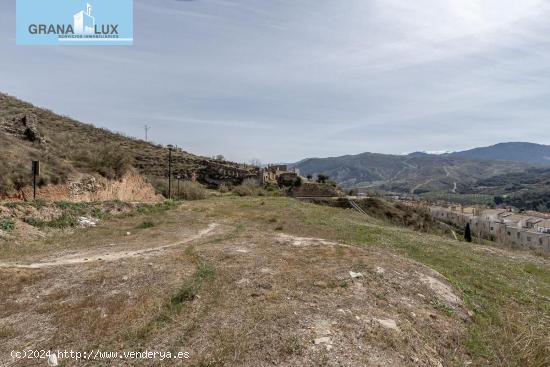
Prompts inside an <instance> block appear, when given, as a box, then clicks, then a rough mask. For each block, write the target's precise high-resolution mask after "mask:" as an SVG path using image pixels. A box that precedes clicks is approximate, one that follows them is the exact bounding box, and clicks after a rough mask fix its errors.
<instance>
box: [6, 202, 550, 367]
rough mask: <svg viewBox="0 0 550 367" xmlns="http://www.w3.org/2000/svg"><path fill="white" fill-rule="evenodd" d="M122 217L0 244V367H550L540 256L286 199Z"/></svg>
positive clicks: (21, 208)
mask: <svg viewBox="0 0 550 367" xmlns="http://www.w3.org/2000/svg"><path fill="white" fill-rule="evenodd" d="M35 204H36V203H18V204H17V205H16V206H11V207H9V208H6V212H7V213H14V212H26V211H28V208H27V207H28V206H32V205H35ZM115 205H117V206H119V205H121V204H116V203H115ZM0 208H2V207H1V206H0ZM62 208H65V209H63V210H73V211H74V210H76V211H78V213H80V211H82V210H83V211H85V213H88V214H87V215H90V214H91V213H93V208H88V207H86V206H84V207H80V206H79V207H74V208H72V209H71V208H70V207H69V208H67V205H66V203H65V204H63V205H58V208H57V210H62ZM136 209H137V208H135V209H132V208H127V210H134V211H133V212H129V213H128V214H127V215H115V216H112V218H109V217H105V218H103V219H102V220H101V221H100V222H99V224H98V225H97V226H95V227H88V228H81V229H78V230H72V231H63V230H61V229H57V228H51V231H54V232H49V231H46V237H45V238H41V237H39V238H38V239H37V240H34V241H28V240H27V241H23V242H22V243H14V241H2V240H1V239H0V320H1V321H0V354H1V355H5V356H6V357H5V359H4V360H5V361H7V362H8V363H9V365H10V366H14V367H15V366H28V365H29V363H28V360H25V359H21V360H12V359H10V357H9V356H10V351H12V350H19V349H21V348H22V347H21V346H25V348H28V349H37V350H40V349H51V350H59V349H61V350H74V351H89V350H102V351H118V352H120V351H143V350H154V351H160V352H166V351H170V352H171V353H178V352H181V353H185V352H187V353H188V355H187V358H185V357H184V358H185V360H183V361H176V360H171V359H170V360H169V362H167V361H166V360H164V361H160V360H159V359H158V358H157V359H152V358H149V359H140V360H131V359H124V358H122V357H121V358H114V359H111V360H107V359H101V358H100V357H97V360H94V361H93V362H92V361H76V360H69V359H64V360H61V361H60V365H62V366H75V365H81V364H82V363H84V364H86V363H91V365H109V366H128V365H140V366H141V365H143V366H164V365H179V364H183V365H188V366H193V367H200V366H250V367H252V366H280V367H286V366H327V367H338V366H349V367H363V366H403V367H405V366H423V367H438V366H522V367H531V366H532V367H535V366H547V365H549V363H550V346H549V345H548V337H549V331H550V319H549V318H548V315H549V312H550V309H549V307H550V303H549V302H548V299H549V297H550V288H549V285H550V283H549V280H550V278H549V274H550V265H549V263H548V260H547V259H545V258H544V257H542V256H537V255H535V254H530V253H518V252H511V251H507V250H503V249H498V248H496V247H489V246H485V245H479V244H469V243H465V242H459V241H455V240H451V239H449V238H444V237H440V236H436V235H430V234H427V233H418V232H416V231H412V230H409V229H406V228H403V227H396V226H393V225H391V224H389V223H388V222H386V221H382V220H377V219H373V218H372V217H369V216H365V215H361V214H359V213H357V212H355V211H352V210H346V209H338V208H330V207H326V206H320V205H313V204H305V203H301V202H299V201H296V200H293V199H289V198H275V197H243V198H240V197H235V196H224V197H215V198H210V199H208V200H203V201H194V202H183V203H180V204H177V203H170V205H162V204H158V205H156V206H154V207H146V208H142V209H146V210H136ZM40 210H42V211H44V213H43V214H47V211H45V208H41V209H36V208H33V210H32V211H31V212H32V213H34V214H33V215H35V216H36V215H38V214H39V213H38V212H39V211H40ZM33 224H34V222H33ZM56 224H57V225H59V221H57V222H56ZM16 225H17V224H16ZM14 231H16V229H15V230H14ZM82 325H86V327H82ZM35 362H37V363H35V364H37V365H38V364H40V365H42V364H43V365H46V361H36V360H35ZM38 362H40V363H38Z"/></svg>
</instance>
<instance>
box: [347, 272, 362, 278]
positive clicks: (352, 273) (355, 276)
mask: <svg viewBox="0 0 550 367" xmlns="http://www.w3.org/2000/svg"><path fill="white" fill-rule="evenodd" d="M349 276H350V277H351V279H357V278H363V274H361V273H355V272H353V271H350V272H349Z"/></svg>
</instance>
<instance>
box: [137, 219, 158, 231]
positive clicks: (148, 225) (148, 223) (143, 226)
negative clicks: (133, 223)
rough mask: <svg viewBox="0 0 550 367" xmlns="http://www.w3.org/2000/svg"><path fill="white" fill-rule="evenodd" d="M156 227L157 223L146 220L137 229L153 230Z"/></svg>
mask: <svg viewBox="0 0 550 367" xmlns="http://www.w3.org/2000/svg"><path fill="white" fill-rule="evenodd" d="M154 226H155V223H153V222H151V221H150V220H146V221H143V222H142V223H141V224H139V225H138V226H137V228H140V229H147V228H152V227H154Z"/></svg>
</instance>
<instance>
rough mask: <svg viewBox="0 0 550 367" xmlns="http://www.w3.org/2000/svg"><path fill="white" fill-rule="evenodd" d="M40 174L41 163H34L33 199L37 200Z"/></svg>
mask: <svg viewBox="0 0 550 367" xmlns="http://www.w3.org/2000/svg"><path fill="white" fill-rule="evenodd" d="M39 174H40V161H32V198H33V200H36V176H38V175H39Z"/></svg>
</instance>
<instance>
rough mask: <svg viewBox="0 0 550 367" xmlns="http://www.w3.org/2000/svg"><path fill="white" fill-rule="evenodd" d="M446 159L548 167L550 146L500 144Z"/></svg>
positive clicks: (457, 153) (464, 152)
mask: <svg viewBox="0 0 550 367" xmlns="http://www.w3.org/2000/svg"><path fill="white" fill-rule="evenodd" d="M446 156H447V157H453V158H466V159H484V160H498V161H515V162H525V163H530V164H549V165H550V145H542V144H533V143H500V144H496V145H492V146H490V147H483V148H475V149H470V150H465V151H463V152H455V153H449V154H446Z"/></svg>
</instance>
